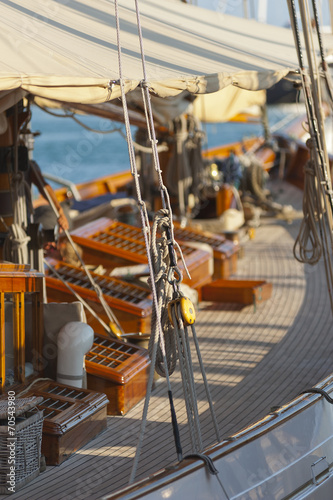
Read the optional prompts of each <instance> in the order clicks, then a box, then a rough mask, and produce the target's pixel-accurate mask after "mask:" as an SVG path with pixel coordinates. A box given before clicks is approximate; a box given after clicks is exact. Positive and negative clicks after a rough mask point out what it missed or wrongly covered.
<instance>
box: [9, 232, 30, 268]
mask: <svg viewBox="0 0 333 500" xmlns="http://www.w3.org/2000/svg"><path fill="white" fill-rule="evenodd" d="M29 241H30V236H27V234H26V232H25V231H24V229H23V227H21V226H19V225H18V224H12V225H11V226H9V228H8V234H7V236H6V239H5V241H4V245H3V258H4V260H8V261H10V262H15V263H17V264H26V263H27V262H29V252H28V243H29Z"/></svg>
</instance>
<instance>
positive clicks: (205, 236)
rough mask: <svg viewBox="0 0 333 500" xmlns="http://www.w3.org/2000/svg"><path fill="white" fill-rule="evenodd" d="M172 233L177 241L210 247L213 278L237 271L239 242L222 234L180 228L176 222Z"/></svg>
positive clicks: (225, 276)
mask: <svg viewBox="0 0 333 500" xmlns="http://www.w3.org/2000/svg"><path fill="white" fill-rule="evenodd" d="M174 234H175V238H176V240H177V241H178V240H179V241H184V242H186V241H188V242H190V243H192V242H193V243H199V244H201V243H203V244H205V245H209V246H210V247H211V248H212V250H213V256H214V274H213V279H214V280H217V279H219V278H229V276H230V275H231V274H234V273H235V272H236V271H237V255H238V251H239V244H237V243H234V242H232V241H229V240H227V239H226V237H225V236H223V235H222V234H215V233H211V232H210V231H201V230H199V229H195V228H192V227H189V228H188V227H186V228H182V227H181V226H180V225H179V224H178V223H176V222H175V223H174Z"/></svg>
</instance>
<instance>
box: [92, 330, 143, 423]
mask: <svg viewBox="0 0 333 500" xmlns="http://www.w3.org/2000/svg"><path fill="white" fill-rule="evenodd" d="M85 359H86V361H85V364H86V371H87V384H88V387H89V388H90V389H94V390H96V391H101V392H105V394H106V395H107V396H108V399H109V404H108V407H107V412H108V414H109V415H124V414H125V413H127V412H128V411H129V410H130V409H131V408H132V407H133V406H134V405H135V404H137V403H138V402H139V401H140V400H141V399H143V398H144V397H145V395H146V390H147V382H148V376H149V365H150V360H149V357H148V353H147V351H146V349H142V348H141V347H138V346H135V345H132V344H129V343H125V342H122V341H120V340H113V339H112V340H111V339H110V338H107V337H104V336H102V335H96V336H95V339H94V343H93V347H92V348H91V350H90V351H89V352H88V353H87V354H86V358H85Z"/></svg>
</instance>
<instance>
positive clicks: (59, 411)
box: [25, 380, 108, 465]
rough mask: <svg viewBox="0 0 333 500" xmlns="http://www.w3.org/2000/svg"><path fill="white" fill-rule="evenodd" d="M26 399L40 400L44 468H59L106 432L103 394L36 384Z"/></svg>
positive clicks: (52, 384) (44, 382)
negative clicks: (30, 397)
mask: <svg viewBox="0 0 333 500" xmlns="http://www.w3.org/2000/svg"><path fill="white" fill-rule="evenodd" d="M25 396H37V397H38V396H40V397H42V398H43V401H42V402H41V403H40V404H38V405H37V408H38V409H39V410H43V413H44V423H43V437H42V454H43V455H45V458H46V464H47V465H59V464H61V463H62V462H63V461H64V460H66V459H67V458H69V457H70V456H71V455H72V454H73V453H74V452H75V451H77V450H78V449H80V448H81V447H82V446H84V445H85V444H86V443H88V442H89V441H91V440H92V439H93V438H94V437H95V436H96V435H97V434H99V433H100V432H102V431H103V430H104V429H106V426H107V413H106V405H107V403H108V400H107V397H106V395H105V394H101V393H98V392H94V391H91V390H89V389H78V388H77V387H71V386H68V385H64V384H58V383H57V382H54V381H52V380H47V381H40V382H36V383H35V384H34V385H33V387H31V389H30V390H29V392H27V393H26V395H25Z"/></svg>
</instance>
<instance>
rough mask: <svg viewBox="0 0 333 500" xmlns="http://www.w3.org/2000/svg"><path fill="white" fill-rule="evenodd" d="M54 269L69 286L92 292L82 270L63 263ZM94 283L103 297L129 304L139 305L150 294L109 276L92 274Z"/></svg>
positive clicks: (90, 285) (91, 287)
mask: <svg viewBox="0 0 333 500" xmlns="http://www.w3.org/2000/svg"><path fill="white" fill-rule="evenodd" d="M56 269H57V272H58V274H59V275H60V276H61V277H62V278H63V279H64V280H65V281H66V282H67V283H68V284H69V285H74V286H78V287H82V288H85V289H87V290H94V288H93V286H92V284H91V283H90V280H89V278H88V277H87V275H86V273H85V272H84V271H83V270H82V269H79V268H76V267H72V266H69V265H67V264H63V263H61V264H59V265H58V266H57V268H56ZM94 281H95V283H96V284H97V285H98V286H99V287H100V289H101V290H102V292H103V295H106V296H108V297H111V298H112V299H118V300H123V301H125V302H129V303H131V304H139V303H140V302H142V300H146V299H147V298H148V297H149V295H150V292H149V291H147V290H145V289H144V288H139V287H137V286H133V285H132V284H130V283H126V282H125V281H121V280H118V279H116V278H112V277H109V276H100V275H99V274H94Z"/></svg>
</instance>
